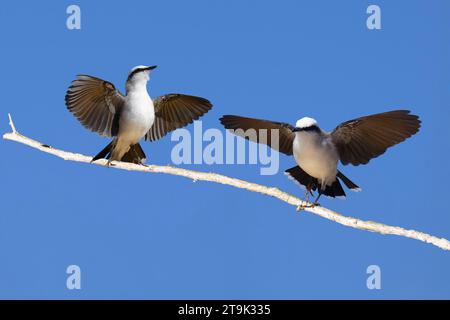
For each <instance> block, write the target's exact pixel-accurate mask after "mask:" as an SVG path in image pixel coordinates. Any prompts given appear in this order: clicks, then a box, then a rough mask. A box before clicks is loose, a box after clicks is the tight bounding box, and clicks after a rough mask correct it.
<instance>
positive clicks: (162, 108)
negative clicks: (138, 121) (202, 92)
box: [145, 93, 212, 141]
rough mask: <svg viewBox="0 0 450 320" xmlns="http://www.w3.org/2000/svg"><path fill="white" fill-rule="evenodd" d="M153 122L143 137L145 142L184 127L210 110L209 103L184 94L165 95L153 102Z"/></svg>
mask: <svg viewBox="0 0 450 320" xmlns="http://www.w3.org/2000/svg"><path fill="white" fill-rule="evenodd" d="M153 104H154V106H155V122H154V124H153V126H152V127H151V129H150V130H149V132H148V133H147V134H146V135H145V139H146V140H150V141H155V140H158V139H161V138H162V137H164V136H165V135H166V134H167V133H169V132H171V131H173V130H175V129H178V128H181V127H184V126H186V125H187V124H189V123H192V122H193V121H194V120H198V119H199V118H200V117H201V116H202V115H204V114H205V113H206V112H208V111H209V110H210V109H211V108H212V104H211V102H209V101H208V100H206V99H204V98H200V97H195V96H188V95H185V94H174V93H171V94H166V95H164V96H161V97H158V98H156V99H155V100H154V101H153Z"/></svg>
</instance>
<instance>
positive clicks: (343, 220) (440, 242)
mask: <svg viewBox="0 0 450 320" xmlns="http://www.w3.org/2000/svg"><path fill="white" fill-rule="evenodd" d="M8 116H9V124H10V126H11V130H12V132H10V133H5V134H4V135H3V139H5V140H10V141H15V142H19V143H22V144H25V145H27V146H30V147H32V148H35V149H38V150H40V151H42V152H45V153H49V154H52V155H54V156H57V157H60V158H62V159H64V160H70V161H76V162H84V163H89V164H90V163H91V160H92V157H88V156H85V155H82V154H79V153H73V152H68V151H63V150H59V149H55V148H53V147H50V146H48V145H46V144H43V143H41V142H39V141H36V140H33V139H30V138H28V137H26V136H23V135H21V134H20V133H19V132H18V131H17V130H16V128H15V126H14V122H13V121H12V118H11V115H9V114H8ZM106 163H107V161H106V160H98V161H96V162H94V163H92V164H94V165H99V166H106ZM111 168H114V169H122V170H130V171H141V172H151V173H166V174H171V175H177V176H182V177H186V178H189V179H192V180H193V181H209V182H215V183H220V184H225V185H229V186H233V187H235V188H240V189H246V190H249V191H252V192H257V193H261V194H264V195H268V196H271V197H274V198H277V199H279V200H281V201H284V202H286V203H288V204H290V205H292V206H294V207H296V208H298V207H300V206H302V207H305V208H304V210H305V211H308V212H311V213H313V214H316V215H318V216H320V217H322V218H325V219H328V220H331V221H334V222H337V223H339V224H341V225H344V226H347V227H352V228H355V229H360V230H366V231H371V232H377V233H381V234H392V235H397V236H402V237H407V238H411V239H416V240H420V241H423V242H426V243H430V244H432V245H435V246H436V247H439V248H441V249H444V250H450V241H448V240H447V239H445V238H438V237H435V236H432V235H430V234H426V233H423V232H420V231H416V230H407V229H403V228H401V227H396V226H390V225H385V224H382V223H378V222H374V221H364V220H360V219H356V218H353V217H348V216H343V215H341V214H339V213H336V212H333V211H331V210H329V209H327V208H324V207H320V206H316V207H312V206H310V203H307V202H304V201H302V200H300V199H299V198H297V197H294V196H292V195H290V194H288V193H286V192H283V191H281V190H279V189H278V188H275V187H267V186H263V185H259V184H256V183H252V182H248V181H244V180H239V179H235V178H230V177H227V176H224V175H221V174H217V173H212V172H198V171H193V170H187V169H182V168H176V167H171V166H158V165H148V166H142V165H137V164H132V163H127V162H118V161H113V166H112V167H111Z"/></svg>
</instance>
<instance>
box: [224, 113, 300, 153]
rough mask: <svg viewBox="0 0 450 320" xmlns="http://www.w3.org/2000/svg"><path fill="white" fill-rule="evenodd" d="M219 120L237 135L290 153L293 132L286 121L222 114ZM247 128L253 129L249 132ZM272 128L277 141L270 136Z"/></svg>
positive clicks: (293, 136)
mask: <svg viewBox="0 0 450 320" xmlns="http://www.w3.org/2000/svg"><path fill="white" fill-rule="evenodd" d="M220 122H221V123H222V124H223V126H224V127H225V128H226V129H231V130H234V133H235V134H236V135H238V136H241V137H243V138H246V139H247V140H250V141H253V142H257V143H263V144H266V145H268V146H269V147H271V148H273V149H275V150H277V151H279V152H282V153H284V154H287V155H292V145H293V143H294V138H295V133H294V132H292V130H293V129H294V127H293V126H291V125H290V124H288V123H283V122H274V121H269V120H262V119H253V118H246V117H240V116H233V115H225V116H223V117H222V118H220ZM238 129H242V130H238ZM249 129H254V130H252V131H251V132H250V131H247V130H249ZM236 130H237V131H236ZM272 130H277V131H278V139H277V140H278V141H276V140H275V139H274V137H272V133H273V132H272ZM246 131H247V132H246ZM254 133H255V134H256V135H255V134H254Z"/></svg>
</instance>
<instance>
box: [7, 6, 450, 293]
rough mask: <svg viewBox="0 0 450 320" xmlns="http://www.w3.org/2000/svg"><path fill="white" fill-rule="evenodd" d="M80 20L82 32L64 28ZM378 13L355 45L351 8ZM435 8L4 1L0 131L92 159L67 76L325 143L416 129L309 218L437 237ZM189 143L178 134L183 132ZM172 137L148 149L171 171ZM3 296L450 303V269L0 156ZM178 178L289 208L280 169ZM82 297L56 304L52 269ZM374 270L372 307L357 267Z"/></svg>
mask: <svg viewBox="0 0 450 320" xmlns="http://www.w3.org/2000/svg"><path fill="white" fill-rule="evenodd" d="M70 4H78V5H80V7H81V12H82V29H81V30H74V31H71V30H68V29H67V28H66V18H67V16H68V15H67V14H66V8H67V6H68V5H70ZM369 4H377V5H379V6H380V7H381V10H382V30H374V31H371V30H368V29H367V27H366V19H367V17H368V15H367V14H366V9H367V7H368V5H369ZM449 18H450V2H449V1H444V0H443V1H437V0H435V1H411V0H408V1H406V0H405V1H381V0H377V1H370V2H369V1H356V0H355V1H317V0H314V1H313V0H311V1H301V2H300V1H277V2H275V1H237V0H236V1H230V0H227V1H207V0H204V1H197V0H193V1H124V2H120V3H119V2H118V1H117V2H112V1H77V2H71V1H46V2H40V3H37V2H36V1H15V2H2V4H1V6H0V33H1V41H2V45H1V48H2V49H1V59H0V61H1V62H0V63H1V65H0V67H1V72H0V81H1V89H2V99H1V104H0V108H1V109H0V110H1V113H0V119H1V121H0V131H1V132H8V131H9V130H10V129H9V126H8V121H7V113H8V112H11V113H12V115H13V118H14V120H15V123H16V126H17V128H18V130H19V131H21V132H22V133H23V134H25V135H28V136H30V137H33V138H35V139H37V140H39V141H42V142H45V143H47V144H49V145H52V146H54V147H58V148H62V149H65V150H71V151H75V152H80V153H84V154H89V155H94V154H95V153H96V152H98V151H99V150H100V149H101V148H103V147H104V145H106V143H107V142H108V140H107V139H105V138H102V137H99V136H97V135H96V134H93V133H90V132H89V131H87V130H85V129H84V128H83V127H82V126H81V125H80V124H79V123H78V122H77V120H76V119H75V118H74V117H73V116H72V115H71V114H70V113H69V112H68V111H67V110H66V107H65V105H64V95H65V91H66V89H67V87H68V85H69V83H70V81H71V80H73V79H74V77H75V75H76V74H78V73H86V74H91V75H94V76H98V77H101V78H103V79H106V80H109V81H111V82H113V83H115V84H116V85H117V87H118V88H119V89H121V90H123V84H124V81H125V79H126V76H127V72H128V71H129V69H131V67H133V66H135V65H138V64H146V65H153V64H157V65H158V66H159V68H158V69H157V70H155V72H154V74H153V77H152V80H151V82H150V83H149V92H150V94H151V95H152V96H158V95H160V94H164V93H168V92H180V93H189V94H195V95H201V96H204V97H206V98H208V99H210V100H211V101H212V102H213V103H214V108H213V110H212V111H211V112H209V113H208V114H207V115H206V116H205V117H203V118H202V119H203V127H204V128H205V129H206V128H220V124H219V121H218V118H219V117H220V116H221V115H223V114H240V115H247V116H252V117H259V118H267V119H273V120H279V121H287V122H291V123H293V122H295V120H297V119H298V118H301V117H303V116H311V117H314V118H316V119H318V120H319V123H320V125H321V127H323V128H324V129H327V130H331V129H332V128H334V126H335V125H336V124H338V123H340V122H341V121H344V120H348V119H352V118H354V117H357V116H361V115H366V114H371V113H376V112H382V111H387V110H391V109H397V108H400V109H411V110H413V112H414V113H416V114H418V115H420V117H421V119H422V120H423V126H422V129H421V131H420V133H419V134H417V135H416V136H414V137H413V138H412V139H410V140H408V141H407V142H405V143H402V144H400V145H399V146H396V147H394V148H392V149H390V150H389V151H388V152H387V153H386V154H385V155H384V156H382V157H380V158H377V159H375V160H373V161H372V162H371V163H370V165H368V166H360V167H344V168H342V169H343V172H344V173H345V174H346V175H347V176H349V177H350V178H351V179H352V180H354V181H355V182H356V183H358V184H359V185H360V186H361V187H362V188H363V192H361V193H357V194H355V193H351V192H348V198H347V200H345V201H341V200H334V201H333V200H329V199H323V200H322V201H321V203H322V204H323V205H324V206H326V207H329V208H331V209H333V210H336V211H338V212H340V213H343V214H345V215H350V216H354V217H358V218H361V219H365V220H375V221H379V222H382V223H386V224H391V225H398V226H402V227H405V228H413V229H417V230H421V231H424V232H427V233H431V234H434V235H437V236H441V237H445V238H450V212H449V209H448V203H447V200H448V192H449V186H448V181H449V179H450V170H449V166H448V160H447V159H448V158H449V157H450V148H449V135H450V126H449V125H448V123H449V116H450V111H449V110H450V109H449V102H450V96H449V86H448V85H449V80H450V79H449V77H450V73H449V62H448V57H449V53H450V52H449V43H450V42H449V41H448V39H449V36H450V28H449V21H450V20H449ZM189 128H190V129H191V130H192V126H190V127H189ZM174 145H175V142H171V141H170V136H167V137H165V138H164V139H162V140H160V141H158V142H155V143H143V146H144V149H145V151H146V153H147V155H148V158H149V159H148V161H147V162H148V163H155V164H168V163H170V151H171V149H172V147H173V146H174ZM0 154H1V157H0V164H1V181H2V182H1V185H0V197H1V198H0V199H1V201H0V298H64V299H66V298H69V299H72V298H74V299H76V298H183V299H184V298H193V299H197V298H202V299H208V298H209V299H214V298H255V299H260V298H261V299H262V298H268V299H279V298H283V299H298V298H369V299H379V298H450V271H449V270H450V253H449V252H446V251H443V250H441V249H438V248H436V247H434V246H431V245H428V244H425V243H422V242H419V241H415V240H411V239H406V238H402V237H396V236H383V235H380V234H376V233H369V232H366V231H361V230H356V229H351V228H347V227H344V226H341V225H338V224H336V223H333V222H331V221H328V220H324V219H322V218H320V217H318V216H315V215H312V214H309V213H302V214H297V213H296V212H295V210H294V208H293V207H291V206H288V205H286V204H285V203H283V202H280V201H278V200H276V199H273V198H270V197H266V196H262V195H259V194H255V193H250V192H246V191H243V190H238V189H235V188H232V187H228V186H224V185H218V184H211V183H207V182H197V183H193V182H192V181H190V180H188V179H185V178H181V177H175V176H168V175H162V174H143V173H137V172H126V171H120V170H114V169H109V168H104V167H99V166H91V165H86V164H80V163H75V162H66V161H63V160H61V159H59V158H56V157H53V156H50V155H48V154H45V153H42V152H38V151H36V150H33V149H30V148H28V147H25V146H23V145H21V144H17V143H12V142H8V141H2V142H1V143H0ZM280 161H281V163H280V173H279V174H278V175H275V176H261V175H259V166H258V165H228V166H226V165H214V166H207V165H184V167H186V168H190V169H195V170H201V171H215V172H219V173H223V174H226V175H230V176H233V177H237V178H241V179H248V180H250V181H254V182H257V183H262V184H266V185H271V186H277V187H279V188H281V189H283V190H285V191H288V192H290V193H293V194H295V195H298V196H302V195H303V191H302V190H301V189H299V188H298V187H297V186H296V185H294V184H293V183H292V182H291V181H289V180H288V179H287V178H286V177H285V176H284V175H283V174H282V171H283V170H284V169H287V168H290V167H292V166H293V165H294V161H293V159H292V158H289V157H286V156H284V155H281V158H280ZM71 264H76V265H79V266H80V267H81V271H82V284H81V285H82V289H81V290H68V289H67V288H66V278H67V274H66V272H65V271H66V268H67V266H68V265H71ZM371 264H376V265H379V266H380V267H381V272H382V279H381V281H382V289H381V290H368V289H367V287H366V279H367V276H368V275H367V274H366V268H367V267H368V266H369V265H371Z"/></svg>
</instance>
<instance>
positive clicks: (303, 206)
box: [296, 202, 320, 212]
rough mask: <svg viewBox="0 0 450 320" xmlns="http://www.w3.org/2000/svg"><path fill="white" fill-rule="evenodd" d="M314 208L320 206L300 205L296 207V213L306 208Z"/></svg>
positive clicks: (316, 204) (315, 204) (317, 204)
mask: <svg viewBox="0 0 450 320" xmlns="http://www.w3.org/2000/svg"><path fill="white" fill-rule="evenodd" d="M314 207H320V204H319V203H318V202H315V203H311V204H301V205H299V206H297V209H296V210H297V212H300V211H302V210H305V209H307V208H314Z"/></svg>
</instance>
